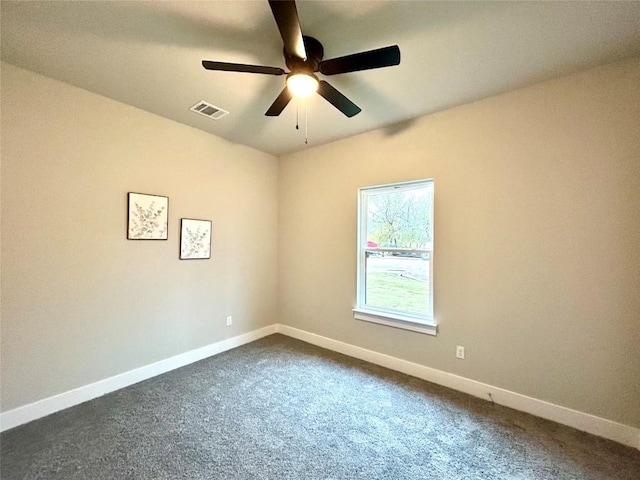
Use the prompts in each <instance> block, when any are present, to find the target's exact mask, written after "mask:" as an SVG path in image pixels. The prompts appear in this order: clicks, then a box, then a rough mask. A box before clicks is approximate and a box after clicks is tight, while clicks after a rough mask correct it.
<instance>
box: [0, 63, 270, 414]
mask: <svg viewBox="0 0 640 480" xmlns="http://www.w3.org/2000/svg"><path fill="white" fill-rule="evenodd" d="M195 100H197V99H194V101H195ZM1 147H2V312H1V313H2V322H1V333H2V345H1V347H2V352H1V363H2V370H1V372H0V374H1V376H2V399H1V400H2V410H3V411H6V410H9V409H12V408H15V407H17V406H20V405H24V404H27V403H30V402H33V401H36V400H39V399H42V398H45V397H48V396H51V395H54V394H57V393H61V392H64V391H67V390H70V389H72V388H75V387H79V386H82V385H86V384H88V383H91V382H94V381H97V380H100V379H103V378H106V377H109V376H112V375H115V374H118V373H122V372H125V371H127V370H130V369H133V368H136V367H140V366H143V365H147V364H150V363H152V362H155V361H158V360H162V359H165V358H168V357H170V356H173V355H176V354H180V353H183V352H186V351H189V350H192V349H194V348H197V347H201V346H203V345H207V344H210V343H213V342H216V341H218V340H222V339H224V338H227V337H231V336H235V335H238V334H241V333H244V332H248V331H251V330H255V329H257V328H260V327H262V326H265V325H269V324H272V323H274V322H275V321H276V295H277V291H276V287H277V250H276V242H277V180H278V167H277V159H276V158H275V157H273V156H271V155H267V154H264V153H260V152H258V151H255V150H252V149H249V148H247V147H242V146H238V145H233V144H231V143H229V142H226V141H224V140H222V139H220V138H217V137H215V136H213V135H209V134H206V133H204V132H201V131H199V130H195V129H193V128H190V127H187V126H184V125H181V124H178V123H175V122H172V121H169V120H166V119H163V118H160V117H157V116H155V115H152V114H149V113H146V112H143V111H141V110H137V109H135V108H132V107H128V106H125V105H123V104H120V103H117V102H114V101H112V100H109V99H106V98H104V97H100V96H97V95H94V94H91V93H89V92H86V91H84V90H80V89H78V88H75V87H71V86H69V85H66V84H63V83H60V82H57V81H54V80H51V79H48V78H45V77H41V76H38V75H35V74H33V73H30V72H27V71H25V70H21V69H18V68H15V67H13V66H11V65H8V64H6V63H3V64H2V138H1ZM129 191H135V192H143V193H153V194H159V195H167V196H168V197H169V202H170V203H169V240H168V241H130V240H127V239H126V231H125V228H126V217H127V192H129ZM181 217H191V218H201V219H210V220H213V252H212V259H211V260H200V261H180V260H179V259H178V248H179V224H180V218H181ZM226 315H233V316H234V325H233V326H232V327H229V328H227V327H225V326H224V324H225V317H226Z"/></svg>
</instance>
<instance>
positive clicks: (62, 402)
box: [0, 324, 640, 450]
mask: <svg viewBox="0 0 640 480" xmlns="http://www.w3.org/2000/svg"><path fill="white" fill-rule="evenodd" d="M274 333H282V334H283V335H287V336H289V337H293V338H297V339H298V340H302V341H304V342H307V343H311V344H313V345H317V346H319V347H322V348H326V349H328V350H333V351H334V352H338V353H342V354H344V355H348V356H350V357H354V358H358V359H360V360H364V361H367V362H370V363H373V364H375V365H380V366H382V367H386V368H389V369H391V370H395V371H398V372H402V373H406V374H407V375H411V376H414V377H417V378H421V379H423V380H426V381H429V382H433V383H437V384H438V385H442V386H445V387H448V388H452V389H454V390H458V391H460V392H464V393H468V394H470V395H473V396H476V397H479V398H483V399H485V400H489V393H491V397H492V399H493V401H494V402H495V403H498V404H500V405H504V406H506V407H510V408H513V409H515V410H520V411H522V412H527V413H530V414H532V415H536V416H537V417H541V418H546V419H547V420H552V421H554V422H558V423H561V424H563V425H568V426H570V427H573V428H576V429H578V430H582V431H584V432H588V433H592V434H594V435H598V436H600V437H604V438H608V439H609V440H613V441H615V442H618V443H621V444H623V445H627V446H630V447H633V448H637V449H638V450H640V429H638V428H635V427H631V426H629V425H624V424H621V423H617V422H613V421H611V420H607V419H605V418H601V417H596V416H595V415H590V414H588V413H583V412H579V411H577V410H572V409H570V408H566V407H562V406H560V405H555V404H553V403H549V402H545V401H543V400H538V399H536V398H532V397H527V396H526V395H521V394H519V393H515V392H511V391H509V390H505V389H502V388H499V387H494V386H492V385H488V384H486V383H482V382H477V381H475V380H471V379H468V378H465V377H461V376H458V375H454V374H452V373H447V372H443V371H441V370H436V369H434V368H429V367H425V366H424V365H420V364H417V363H413V362H409V361H406V360H401V359H399V358H396V357H392V356H389V355H385V354H382V353H378V352H375V351H373V350H367V349H365V348H361V347H356V346H354V345H350V344H348V343H344V342H340V341H338V340H333V339H331V338H328V337H323V336H321V335H317V334H315V333H310V332H306V331H304V330H299V329H297V328H293V327H289V326H287V325H282V324H274V325H269V326H267V327H264V328H261V329H259V330H254V331H252V332H248V333H245V334H243V335H238V336H237V337H232V338H228V339H226V340H222V341H220V342H216V343H212V344H211V345H207V346H204V347H201V348H198V349H196V350H191V351H189V352H186V353H183V354H180V355H176V356H174V357H171V358H167V359H165V360H161V361H159V362H156V363H152V364H150V365H146V366H144V367H140V368H136V369H134V370H130V371H128V372H125V373H122V374H119V375H115V376H113V377H109V378H106V379H104V380H100V381H98V382H95V383H91V384H89V385H85V386H83V387H79V388H76V389H73V390H69V391H68V392H64V393H61V394H59V395H54V396H52V397H48V398H45V399H43V400H39V401H37V402H34V403H30V404H28V405H24V406H22V407H18V408H15V409H13V410H9V411H7V412H3V413H0V431H4V430H9V429H10V428H14V427H17V426H19V425H22V424H25V423H28V422H30V421H32V420H36V419H38V418H42V417H45V416H47V415H50V414H52V413H55V412H58V411H60V410H64V409H65V408H69V407H72V406H74V405H78V404H80V403H83V402H86V401H89V400H92V399H94V398H97V397H100V396H102V395H105V394H107V393H110V392H113V391H115V390H119V389H121V388H124V387H128V386H129V385H133V384H135V383H138V382H141V381H143V380H147V379H149V378H152V377H155V376H157V375H161V374H163V373H166V372H169V371H171V370H175V369H176V368H180V367H183V366H185V365H189V364H190V363H194V362H197V361H199V360H203V359H205V358H207V357H211V356H213V355H217V354H218V353H222V352H225V351H227V350H230V349H232V348H236V347H239V346H241V345H244V344H247V343H250V342H253V341H255V340H258V339H260V338H262V337H266V336H268V335H272V334H274Z"/></svg>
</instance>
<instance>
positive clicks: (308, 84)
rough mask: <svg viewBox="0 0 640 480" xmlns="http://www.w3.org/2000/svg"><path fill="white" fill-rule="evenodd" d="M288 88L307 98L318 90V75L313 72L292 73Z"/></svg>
mask: <svg viewBox="0 0 640 480" xmlns="http://www.w3.org/2000/svg"><path fill="white" fill-rule="evenodd" d="M287 88H288V89H289V91H290V92H291V93H292V94H293V95H294V96H295V97H299V98H306V97H308V96H309V95H311V94H312V93H313V92H316V91H317V90H318V77H316V76H315V75H314V74H313V73H293V72H292V73H290V74H289V75H288V76H287Z"/></svg>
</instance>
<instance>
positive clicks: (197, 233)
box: [180, 218, 211, 260]
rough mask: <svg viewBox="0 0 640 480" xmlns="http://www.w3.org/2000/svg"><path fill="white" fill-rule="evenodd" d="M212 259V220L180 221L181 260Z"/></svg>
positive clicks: (188, 219) (184, 219)
mask: <svg viewBox="0 0 640 480" xmlns="http://www.w3.org/2000/svg"><path fill="white" fill-rule="evenodd" d="M207 258H211V220H195V219H192V218H182V219H181V220H180V260H197V259H200V260H202V259H207Z"/></svg>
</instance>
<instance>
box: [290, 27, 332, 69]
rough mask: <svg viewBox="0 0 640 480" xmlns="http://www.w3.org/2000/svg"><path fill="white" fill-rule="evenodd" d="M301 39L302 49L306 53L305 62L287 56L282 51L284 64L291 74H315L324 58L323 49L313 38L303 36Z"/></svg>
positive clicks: (301, 59)
mask: <svg viewBox="0 0 640 480" xmlns="http://www.w3.org/2000/svg"><path fill="white" fill-rule="evenodd" d="M302 39H303V41H304V49H305V50H306V52H307V59H306V60H305V59H303V58H299V57H296V56H292V55H289V54H288V53H287V51H286V50H285V49H283V53H284V62H285V64H286V65H287V67H288V68H289V70H291V71H292V72H296V73H303V72H308V73H313V72H317V71H318V70H319V68H320V62H321V61H322V58H323V57H324V47H323V46H322V44H321V43H320V42H319V41H318V40H316V39H315V38H313V37H307V36H304V35H303V37H302Z"/></svg>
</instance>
